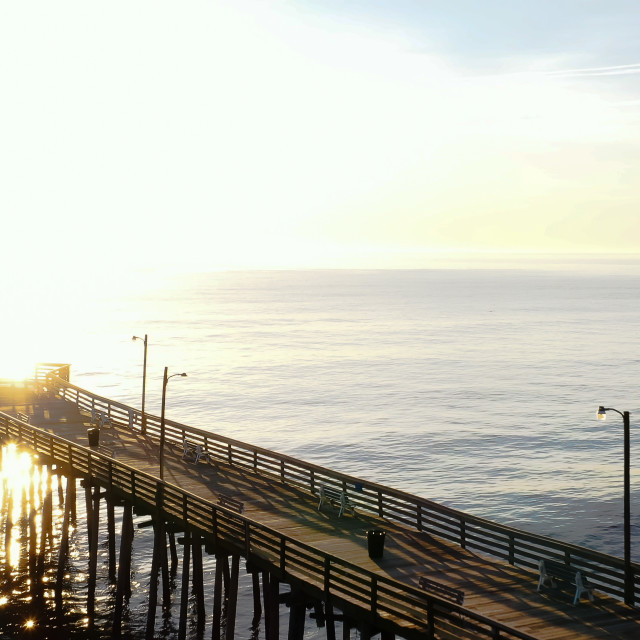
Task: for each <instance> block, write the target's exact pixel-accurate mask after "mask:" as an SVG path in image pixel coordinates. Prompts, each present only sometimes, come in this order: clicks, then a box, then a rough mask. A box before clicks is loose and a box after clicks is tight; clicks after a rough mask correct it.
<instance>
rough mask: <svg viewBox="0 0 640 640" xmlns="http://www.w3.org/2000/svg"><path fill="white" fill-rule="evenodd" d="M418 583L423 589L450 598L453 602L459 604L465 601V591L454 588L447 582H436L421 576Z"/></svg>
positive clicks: (446, 598)
mask: <svg viewBox="0 0 640 640" xmlns="http://www.w3.org/2000/svg"><path fill="white" fill-rule="evenodd" d="M418 584H419V585H420V588H421V589H424V590H425V591H428V592H429V593H432V594H434V595H436V596H439V597H440V598H444V599H445V600H450V601H451V602H455V603H456V604H459V605H461V604H463V603H464V591H460V590H459V589H454V588H453V587H449V586H447V585H446V584H442V582H436V581H435V580H431V579H430V578H426V577H425V576H420V579H419V580H418Z"/></svg>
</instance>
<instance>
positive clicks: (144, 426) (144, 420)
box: [131, 333, 148, 433]
mask: <svg viewBox="0 0 640 640" xmlns="http://www.w3.org/2000/svg"><path fill="white" fill-rule="evenodd" d="M131 340H133V342H135V341H136V340H142V342H143V343H144V364H143V366H142V433H146V431H147V415H146V413H145V412H144V399H145V395H146V393H145V392H146V387H147V345H148V338H147V334H146V333H145V334H144V338H139V337H138V336H133V338H131Z"/></svg>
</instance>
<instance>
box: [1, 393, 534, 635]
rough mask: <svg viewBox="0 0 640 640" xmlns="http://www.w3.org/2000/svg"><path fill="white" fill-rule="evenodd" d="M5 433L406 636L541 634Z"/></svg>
mask: <svg viewBox="0 0 640 640" xmlns="http://www.w3.org/2000/svg"><path fill="white" fill-rule="evenodd" d="M63 390H64V393H73V394H76V392H77V390H76V389H73V390H71V389H69V388H66V387H63ZM81 395H82V394H81ZM83 397H84V396H83ZM96 401H97V399H96ZM102 408H106V407H102ZM113 408H114V412H113V414H112V415H114V416H117V415H120V410H119V409H118V410H115V409H116V408H115V407H113ZM0 437H2V438H4V439H11V440H14V441H19V442H21V443H22V444H23V445H25V446H27V447H28V448H30V449H31V450H32V451H33V452H34V453H37V454H39V455H41V456H45V457H46V458H48V459H49V460H51V461H52V462H53V463H54V464H56V465H60V466H61V468H63V469H65V468H67V469H69V470H71V472H72V473H74V474H77V475H84V476H87V477H90V478H91V479H92V481H94V482H97V483H98V484H100V485H102V486H105V487H107V488H109V489H110V490H111V491H113V492H114V493H116V494H119V495H121V496H122V497H124V498H125V499H127V500H129V501H131V502H134V503H136V504H143V505H145V507H146V509H147V510H148V511H149V512H150V513H160V514H161V515H162V517H165V518H168V519H170V520H173V521H177V522H180V523H184V524H185V525H189V526H190V527H194V528H196V529H198V530H199V531H200V532H201V533H202V535H203V536H204V538H205V542H210V543H211V544H212V545H214V546H218V545H221V546H222V547H224V548H225V549H227V550H228V551H231V552H236V553H238V554H240V555H243V556H244V557H245V558H247V559H248V560H250V561H251V562H253V563H256V564H257V565H258V566H263V567H266V568H268V569H269V570H271V571H273V572H274V573H275V574H276V575H277V576H278V577H279V579H281V580H283V581H291V582H296V581H298V582H302V583H304V585H305V589H306V590H307V591H308V592H309V593H310V594H311V595H313V594H316V595H317V596H318V597H319V598H321V599H324V600H327V599H328V600H331V601H332V602H333V603H334V604H335V605H336V606H338V607H339V608H342V609H343V610H345V611H351V612H355V613H356V615H358V616H359V617H361V618H363V619H367V620H370V621H371V623H372V624H374V625H376V626H378V627H380V628H392V629H393V630H395V631H397V632H398V633H399V634H400V635H403V634H404V635H405V636H406V637H421V638H422V637H425V638H434V637H442V635H443V634H445V633H449V634H450V636H449V637H456V638H460V639H461V640H465V639H466V640H472V639H477V638H504V639H506V640H535V638H533V636H530V635H529V634H527V633H524V632H520V631H517V630H514V629H511V628H509V627H508V626H506V625H504V624H502V623H500V622H497V621H495V620H492V619H490V618H487V617H485V616H482V615H480V614H477V613H475V612H473V611H470V610H468V609H465V608H464V607H462V606H459V605H456V604H454V603H450V602H448V601H446V600H443V599H440V598H438V597H437V596H432V595H429V594H426V593H425V592H424V591H422V590H420V589H418V588H414V587H412V586H410V585H407V584H404V583H400V582H397V581H395V580H392V579H389V578H387V577H384V576H380V575H377V574H375V573H372V572H370V571H367V570H365V569H362V568H361V567H359V566H357V565H355V564H352V563H349V562H347V561H345V560H342V559H340V558H337V557H336V556H333V555H331V554H329V553H325V552H322V551H320V550H318V549H316V548H314V547H313V546H311V545H308V544H305V543H303V542H301V541H299V540H295V539H293V538H291V537H289V536H286V535H283V534H281V533H280V532H278V531H277V530H274V529H271V528H270V527H267V526H265V525H263V524H260V523H259V522H255V521H254V520H252V519H250V518H247V517H245V516H243V515H240V514H238V513H235V512H233V511H230V510H228V509H225V508H223V507H220V506H218V505H216V504H214V503H212V502H210V501H208V500H205V499H204V498H201V497H199V496H195V495H193V494H191V493H189V492H186V491H184V490H183V489H181V488H180V487H177V486H175V485H172V484H169V483H165V482H161V481H160V480H159V479H158V478H157V477H155V476H152V475H149V474H146V473H143V472H141V471H139V470H137V469H135V468H133V467H130V466H127V465H125V464H123V463H122V462H120V461H118V460H115V459H113V458H111V457H108V456H105V455H102V454H100V453H99V452H96V451H93V450H91V449H90V448H87V447H83V446H81V445H78V444H75V443H72V442H70V441H68V440H65V439H63V438H61V437H59V436H56V435H53V434H50V433H48V432H46V431H44V430H42V429H39V428H37V427H35V426H33V425H31V424H28V423H26V422H23V421H20V420H18V419H17V418H14V417H12V416H10V415H8V414H6V413H2V412H0ZM234 450H235V449H234ZM273 455H276V454H273Z"/></svg>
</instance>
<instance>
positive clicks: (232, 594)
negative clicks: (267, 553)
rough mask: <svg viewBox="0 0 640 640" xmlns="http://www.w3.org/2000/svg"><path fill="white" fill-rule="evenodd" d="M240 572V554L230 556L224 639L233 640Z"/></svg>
mask: <svg viewBox="0 0 640 640" xmlns="http://www.w3.org/2000/svg"><path fill="white" fill-rule="evenodd" d="M239 572H240V556H239V555H237V554H234V555H233V556H231V575H230V580H229V592H228V594H227V625H226V627H225V640H233V638H234V636H235V630H236V611H237V608H238V577H239Z"/></svg>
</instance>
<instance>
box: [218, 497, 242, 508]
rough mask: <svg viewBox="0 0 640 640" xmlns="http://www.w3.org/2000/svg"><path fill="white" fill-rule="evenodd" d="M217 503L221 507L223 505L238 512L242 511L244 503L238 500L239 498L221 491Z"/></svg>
mask: <svg viewBox="0 0 640 640" xmlns="http://www.w3.org/2000/svg"><path fill="white" fill-rule="evenodd" d="M218 504H219V505H220V506H221V507H225V508H227V509H233V511H237V512H238V513H242V512H243V511H244V503H243V502H240V500H236V499H235V498H232V497H231V496H227V495H225V494H223V493H221V494H220V495H219V496H218Z"/></svg>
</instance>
